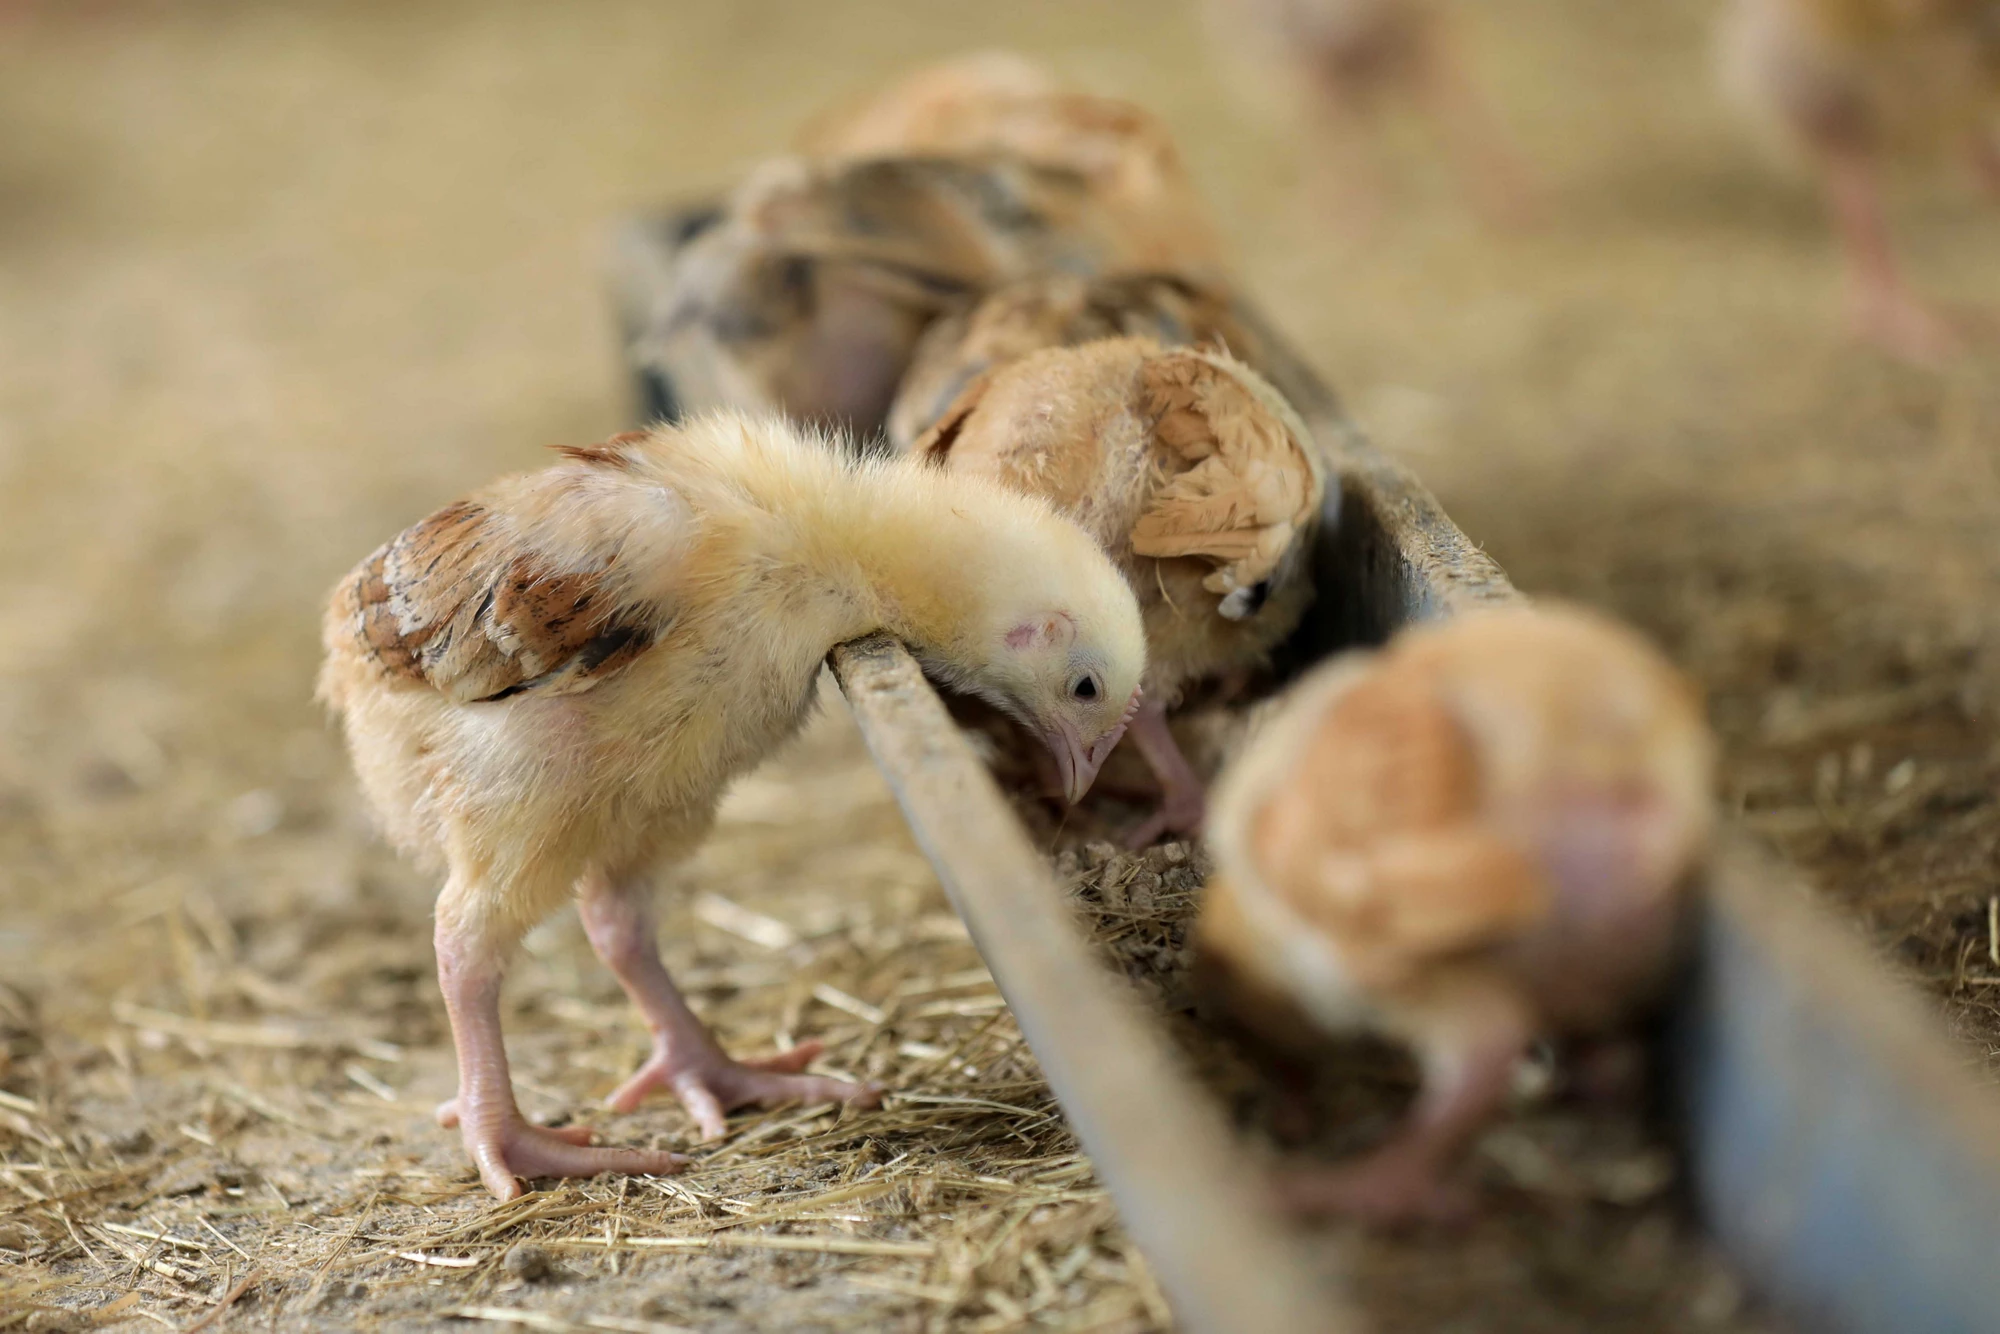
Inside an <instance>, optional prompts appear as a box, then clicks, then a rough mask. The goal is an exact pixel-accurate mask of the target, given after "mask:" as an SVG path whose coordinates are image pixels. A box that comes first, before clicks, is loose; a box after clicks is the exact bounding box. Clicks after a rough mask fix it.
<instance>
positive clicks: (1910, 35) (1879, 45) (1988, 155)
mask: <svg viewBox="0 0 2000 1334" xmlns="http://www.w3.org/2000/svg"><path fill="white" fill-rule="evenodd" d="M1722 55H1723V60H1724V76H1725V79H1726V80H1727V81H1728V83H1729V84H1730V85H1731V87H1732V88H1733V89H1734V91H1735V92H1736V93H1737V94H1738V95H1739V97H1741V98H1742V99H1743V100H1744V101H1745V102H1746V103H1747V104H1748V105H1749V106H1750V107H1751V108H1752V109H1753V110H1754V111H1755V112H1757V113H1759V114H1760V115H1761V117H1762V118H1763V119H1764V120H1765V121H1766V122H1767V123H1768V124H1770V125H1771V126H1773V127H1774V128H1776V129H1777V130H1778V132H1779V134H1780V135H1781V137H1782V138H1784V139H1785V140H1786V141H1787V142H1788V143H1789V144H1790V145H1791V146H1792V147H1794V148H1796V149H1798V150H1800V151H1801V152H1803V154H1804V155H1805V156H1806V157H1807V158H1808V159H1809V160H1810V161H1811V162H1812V164H1813V165H1814V167H1815V168H1816V169H1817V170H1818V171H1819V173H1820V175H1821V177H1822V179H1823V180H1824V183H1825V189H1826V195H1827V202H1828V204H1829V206H1830V208H1831V210H1832V213H1833V218H1834V225H1835V227H1836V228H1837V230H1838V232H1839V235H1840V241H1841V246H1842V248H1843V249H1844V250H1845V251H1846V254H1847V268H1848V275H1849V285H1850V288H1851V291H1852V297H1851V302H1852V308H1853V320H1854V322H1855V324H1856V326H1857V327H1858V329H1859V330H1860V331H1861V332H1862V333H1863V334H1864V335H1866V336H1867V337H1869V338H1872V339H1874V340H1875V341H1876V342H1878V343H1879V344H1881V345H1882V346H1883V347H1884V348H1886V349H1887V350H1888V351H1890V352H1892V353H1894V354H1895V355H1897V356H1900V357H1903V358H1906V359H1909V360H1912V361H1919V362H1928V361H1935V360H1937V359H1939V358H1940V357H1943V356H1945V355H1948V354H1949V353H1951V352H1953V351H1955V350H1957V348H1958V347H1959V345H1960V342H1961V336H1960V334H1959V332H1958V331H1957V330H1955V329H1954V328H1953V327H1952V325H1951V322H1950V321H1949V320H1948V319H1947V318H1946V317H1945V316H1944V315H1943V314H1941V313H1940V312H1938V311H1937V310H1936V309H1934V308H1933V307H1932V306H1931V305H1929V304H1928V303H1926V302H1925V301H1923V300H1922V299H1920V298H1919V297H1918V296H1917V295H1916V294H1915V293H1914V292H1912V291H1911V290H1910V289H1909V287H1908V286H1907V284H1906V283H1905V282H1904V280H1903V276H1902V273H1901V271H1900V269H1899V268H1898V265H1897V263H1896V257H1895V252H1894V250H1893V248H1892V246H1891V244H1890V240H1889V229H1888V223H1887V220H1886V219H1885V217H1884V214H1883V207H1882V187H1881V172H1882V167H1883V163H1884V161H1885V159H1887V158H1889V157H1891V156H1893V155H1895V154H1897V153H1899V152H1906V151H1908V150H1911V149H1916V148H1924V147H1935V146H1938V145H1940V144H1945V145H1951V146H1954V147H1957V146H1962V147H1963V148H1964V149H1965V150H1966V151H1967V152H1968V153H1969V155H1970V157H1971V160H1972V162H1973V165H1974V167H1975V168H1976V169H1977V170H1978V172H1979V174H1980V176H1981V177H1982V179H1983V180H1984V181H1985V183H1986V185H1987V187H1988V188H1989V189H1990V190H1992V191H1993V192H1994V193H1995V195H1996V196H2000V5H1996V4H1994V3H1993V0H1736V3H1735V4H1734V5H1733V6H1732V7H1731V9H1730V10H1729V11H1728V14H1727V19H1726V22H1725V25H1724V27H1723V30H1722Z"/></svg>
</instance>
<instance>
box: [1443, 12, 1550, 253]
mask: <svg viewBox="0 0 2000 1334" xmlns="http://www.w3.org/2000/svg"><path fill="white" fill-rule="evenodd" d="M1418 94H1419V96H1420V97H1421V98H1422V99H1423V101H1424V102H1425V103H1427V104H1428V106H1429V108H1430V111H1431V114H1432V116H1433V117H1434V118H1435V119H1436V121H1437V123H1438V125H1439V127H1440V128H1441V129H1442V131H1443V133H1444V135H1445V138H1446V140H1447V142H1448V143H1449V145H1450V149H1451V152H1452V154H1453V156H1454V157H1455V158H1456V159H1457V162H1458V168H1459V171H1460V174H1461V175H1463V176H1464V178H1465V180H1466V181H1467V183H1468V185H1469V186H1470V189H1471V191H1472V195H1473V200H1474V203H1475V204H1476V205H1477V206H1478V207H1479V209H1480V211H1481V212H1482V213H1484V214H1485V216H1486V220H1487V221H1488V222H1490V223H1492V224H1494V225H1496V226H1499V227H1503V228H1504V227H1515V226H1519V225H1521V224H1522V223H1525V222H1527V221H1529V220H1530V218H1531V217H1532V215H1533V212H1534V206H1535V193H1536V189H1535V184H1534V173H1533V172H1531V171H1530V170H1529V169H1528V167H1527V164H1526V163H1525V162H1524V161H1523V160H1522V158H1521V155H1520V153H1519V151H1518V150H1517V149H1516V148H1515V147H1514V145H1513V143H1512V141H1511V140H1510V139H1509V138H1508V137H1507V135H1506V133H1505V132H1504V131H1502V130H1501V129H1500V128H1499V122H1498V120H1497V118H1496V117H1495V116H1494V114H1493V112H1492V109H1491V108H1490V107H1489V106H1487V104H1486V101H1485V99H1484V97H1482V96H1481V94H1480V91H1479V88H1478V87H1477V85H1476V84H1475V83H1474V82H1473V78H1472V75H1471V74H1470V73H1469V72H1468V71H1467V70H1466V68H1465V65H1464V61H1463V59H1462V57H1461V56H1460V54H1459V51H1458V49H1457V47H1456V45H1455V43H1453V42H1452V41H1451V40H1450V38H1449V37H1448V36H1447V34H1445V33H1442V32H1434V33H1432V34H1431V41H1430V44H1429V47H1428V49H1427V50H1426V52H1425V59H1424V61H1423V64H1422V67H1421V69H1420V70H1419V75H1418Z"/></svg>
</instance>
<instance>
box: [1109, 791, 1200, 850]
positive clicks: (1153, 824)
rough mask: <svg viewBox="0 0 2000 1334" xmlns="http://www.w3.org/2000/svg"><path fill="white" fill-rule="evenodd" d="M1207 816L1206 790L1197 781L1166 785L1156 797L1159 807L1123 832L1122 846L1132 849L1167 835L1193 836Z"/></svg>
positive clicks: (1149, 844)
mask: <svg viewBox="0 0 2000 1334" xmlns="http://www.w3.org/2000/svg"><path fill="white" fill-rule="evenodd" d="M1207 820H1208V794H1207V792H1206V791H1205V790H1204V789H1203V788H1202V787H1201V785H1200V784H1199V782H1197V783H1195V784H1193V785H1192V786H1187V787H1172V786H1169V787H1168V788H1167V791H1166V794H1165V795H1164V796H1163V797H1161V799H1160V808H1159V809H1158V810H1156V811H1154V812H1153V813H1152V814H1151V815H1149V816H1147V817H1146V821H1145V823H1143V824H1141V825H1140V826H1139V827H1138V828H1137V829H1134V830H1133V831H1132V832H1131V833H1129V834H1127V835H1126V836H1125V846H1126V847H1128V848H1131V849H1133V850H1135V851H1136V850H1137V849H1140V848H1148V847H1151V846H1152V845H1153V844H1155V843H1157V842H1159V841H1160V840H1161V839H1163V838H1167V837H1169V836H1172V837H1175V838H1193V837H1194V836H1196V835H1197V834H1199V833H1201V827H1202V825H1203V824H1205V823H1207Z"/></svg>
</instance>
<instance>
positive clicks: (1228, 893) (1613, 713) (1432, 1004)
mask: <svg viewBox="0 0 2000 1334" xmlns="http://www.w3.org/2000/svg"><path fill="white" fill-rule="evenodd" d="M1713 764H1714V756H1713V745H1712V743H1711V742H1710V739H1709V736H1708V733H1707V730H1706V728H1705V727H1704V725H1703V721H1702V717H1701V711H1700V708H1699V705H1698V703H1697V701H1696V698H1695V695H1694V692H1693V690H1692V689H1691V688H1690V687H1689V685H1688V683H1687V682H1686V681H1685V680H1684V679H1683V678H1682V677H1681V676H1680V675H1679V674H1678V673H1677V672H1675V671H1674V669H1673V668H1672V667H1671V666H1669V665H1668V664H1667V662H1666V661H1665V660H1664V659H1662V658H1661V657H1660V655H1659V654H1658V653H1656V652H1655V651H1654V650H1653V649H1652V648H1651V647H1649V646H1648V645H1647V644H1645V643H1644V642H1642V641H1641V640H1640V639H1639V638H1638V637H1637V636H1635V635H1633V634H1632V633H1631V632H1629V631H1627V630H1625V629H1623V628H1621V627H1619V626H1617V625H1614V624H1612V623H1610V622H1607V621H1605V620H1603V619H1601V618H1599V617H1597V616H1595V615H1592V614H1589V613H1585V612H1582V611H1577V610H1568V609H1561V608H1541V609H1532V610H1531V609H1513V610H1505V611H1487V612H1476V613H1470V614H1466V615H1464V616H1461V617H1458V618H1455V619H1453V620H1451V621H1448V622H1445V623H1442V624H1434V625H1429V626H1423V627H1419V628H1416V629H1412V630H1408V631H1405V632H1404V633H1403V634H1401V635H1399V636H1398V637H1397V638H1396V639H1395V640H1394V641H1392V642H1391V643H1390V645H1389V646H1388V647H1387V648H1386V649H1384V650H1382V651H1381V652H1378V653H1369V654H1361V655H1352V656H1348V657H1345V658H1342V659H1339V660H1337V661H1335V662H1333V663H1331V664H1329V665H1327V666H1324V667H1322V668H1320V669H1318V670H1317V671H1315V672H1313V673H1312V674H1311V675H1309V676H1307V677H1306V678H1305V679H1304V680H1302V681H1301V682H1300V683H1299V684H1298V685H1297V686H1296V687H1294V688H1293V690H1292V691H1291V693H1290V694H1289V696H1288V697H1287V698H1286V699H1285V701H1284V702H1283V704H1282V705H1281V706H1280V707H1279V708H1278V709H1277V710H1276V711H1275V712H1274V713H1273V714H1272V715H1271V716H1270V717H1269V718H1268V719H1266V720H1265V721H1264V722H1263V724H1262V725H1261V726H1260V727H1259V728H1258V730H1257V731H1256V732H1255V733H1254V734H1253V736H1252V738H1251V740H1250V742H1249V743H1248V745H1247V747H1246V749H1245V750H1244V751H1243V753H1242V754H1241V755H1240V757H1239V758H1238V759H1237V760H1236V761H1235V762H1233V763H1232V764H1231V765H1230V767H1229V768H1228V770H1227V771H1226V772H1225V774H1224V776H1223V778H1222V779H1221V780H1220V782H1219V783H1218V784H1217V789H1216V800H1215V811H1214V819H1213V821H1212V826H1211V830H1210V845H1211V848H1212V851H1213V854H1214V858H1215V868H1216V869H1215V875H1214V877H1213V879H1212V881H1211V883H1210V885H1209V887H1208V891H1207V897H1206V899H1205V902H1204V906H1203V911H1202V916H1201V919H1200V922H1199V926H1198V932H1197V935H1198V944H1199V948H1200V949H1201V951H1202V953H1203V956H1204V960H1205V965H1206V968H1207V971H1208V972H1209V973H1210V974H1211V977H1212V979H1213V980H1214V981H1215V982H1216V984H1217V985H1218V989H1219V991H1220V992H1221V993H1222V995H1223V998H1224V999H1225V1001H1226V1002H1227V1003H1229V1004H1231V1005H1232V1006H1233V1008H1235V1009H1236V1010H1237V1011H1238V1012H1239V1013H1240V1014H1241V1015H1242V1017H1243V1018H1244V1019H1246V1020H1247V1021H1248V1022H1249V1023H1250V1024H1251V1025H1252V1026H1253V1028H1257V1029H1259V1030H1261V1031H1262V1032H1263V1033H1264V1034H1265V1035H1266V1036H1268V1037H1271V1038H1273V1039H1274V1040H1276V1041H1277V1042H1278V1044H1279V1045H1281V1046H1283V1047H1287V1048H1291V1049H1293V1050H1298V1049H1301V1048H1303V1047H1305V1046H1306V1045H1308V1041H1309V1039H1310V1036H1311V1035H1312V1034H1313V1033H1318V1032H1323V1033H1328V1034H1339V1033H1343V1032H1353V1031H1356V1030H1376V1031H1380V1032H1382V1033H1385V1034H1386V1035H1388V1036H1391V1037H1394V1038H1397V1039H1399V1040H1402V1041H1405V1042H1408V1043H1409V1044H1410V1045H1411V1046H1412V1047H1413V1048H1414V1049H1415V1052H1416V1055H1417V1057H1418V1061H1419V1064H1420V1067H1421V1070H1422V1087H1421V1089H1420V1091H1419V1094H1418V1098H1417V1102H1416V1105H1415V1107H1414V1108H1413V1109H1412V1111H1411V1112H1410V1113H1409V1116H1408V1119H1407V1121H1406V1122H1405V1124H1404V1126H1403V1127H1402V1128H1401V1129H1400V1130H1398V1131H1397V1132H1395V1133H1394V1134H1393V1135H1392V1136H1391V1138H1390V1139H1389V1140H1388V1141H1387V1142H1386V1143H1385V1144H1383V1145H1382V1146H1380V1147H1379V1148H1377V1149H1376V1150H1375V1151H1374V1152H1373V1153H1371V1154H1369V1155H1367V1156H1366V1157H1364V1158H1362V1159H1361V1160H1360V1161H1358V1162H1355V1163H1352V1164H1343V1165H1338V1166H1334V1167H1330V1168H1327V1169H1324V1170H1322V1171H1320V1172H1318V1173H1302V1172H1300V1171H1299V1170H1297V1169H1296V1168H1293V1169H1291V1170H1289V1171H1288V1172H1287V1173H1286V1177H1285V1182H1284V1184H1283V1186H1282V1187H1281V1189H1282V1191H1283V1193H1284V1195H1285V1197H1286V1198H1287V1200H1288V1201H1289V1203H1290V1204H1291V1205H1293V1206H1294V1207H1296V1208H1298V1209H1300V1210H1302V1211H1306V1212H1339V1213H1348V1214H1354V1215H1358V1216H1362V1217H1365V1218H1370V1219H1374V1220H1376V1221H1382V1222H1394V1221H1401V1220H1407V1219H1412V1218H1423V1217H1450V1216H1452V1215H1455V1214H1458V1213H1460V1212H1462V1211H1463V1210H1464V1209H1465V1208H1467V1207H1468V1205H1469V1197H1468V1196H1467V1195H1466V1193H1465V1191H1464V1190H1463V1189H1462V1188H1461V1187H1460V1186H1458V1185H1456V1184H1454V1183H1453V1182H1452V1180H1451V1179H1450V1173H1451V1169H1452V1167H1453V1165H1454V1163H1455V1161H1456V1159H1457V1158H1458V1156H1459V1155H1460V1153H1461V1151H1462V1150H1463V1149H1464V1148H1465V1146H1466V1145H1467V1144H1468V1143H1469V1142H1470V1140H1471V1139H1472V1138H1473V1136H1474V1135H1475V1134H1476V1133H1477V1132H1478V1131H1479V1129H1480V1128H1481V1127H1482V1126H1483V1125H1484V1124H1486V1122H1487V1121H1489V1120H1490V1119H1491V1118H1492V1117H1493V1116H1494V1114H1495V1113H1496V1112H1497V1111H1498V1110H1499V1108H1500V1107H1501V1106H1502V1104H1503V1103H1504V1101H1505V1099H1506V1096H1507V1092H1508V1087H1509V1079H1510V1074H1511V1071H1512V1069H1513V1066H1514V1064H1515V1061H1516V1059H1517V1058H1518V1057H1519V1056H1520V1055H1521V1054H1522V1052H1523V1050H1524V1049H1525V1048H1526V1047H1527V1045H1528V1044H1529V1042H1530V1040H1531V1039H1532V1038H1534V1037H1535V1036H1536V1035H1537V1034H1538V1033H1542V1032H1548V1031H1553V1032H1559V1033H1565V1034H1596V1033H1601V1032H1604V1031H1605V1030H1607V1029H1609V1028H1611V1027H1613V1026H1615V1025H1617V1024H1619V1023H1620V1022H1622V1021H1626V1020H1629V1019H1630V1018H1632V1017H1633V1015H1634V1012H1635V1010H1637V1009H1638V1008H1640V1007H1641V1006H1642V1005H1643V1004H1644V1003H1645V1002H1646V1001H1648V1000H1649V999H1651V998H1652V997H1653V995H1654V994H1655V993H1656V992H1657V990H1658V989H1659V988H1660V986H1661V984H1662V983H1663V982H1664V980H1665V978H1666V976H1667V974H1668V972H1669V969H1670V965H1671V963H1672V960H1673V957H1674V945H1675V943H1676V939H1677V936H1678V927H1679V924H1680V918H1681V910H1682V907H1683V902H1684V898H1685V895H1686V893H1687V890H1688V886H1689V883H1690V880H1691V874H1690V873H1691V872H1692V871H1693V870H1694V869H1695V867H1696V864H1697V863H1698V861H1699V860H1700V859H1701V857H1702V856H1703V854H1704V849H1705V846H1706V843H1707V840H1708V836H1709V830H1710V824H1711V820H1712V815H1711V810H1710V796H1709V790H1710V782H1711V770H1712V768H1713Z"/></svg>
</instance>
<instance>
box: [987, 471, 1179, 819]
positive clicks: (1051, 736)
mask: <svg viewBox="0 0 2000 1334" xmlns="http://www.w3.org/2000/svg"><path fill="white" fill-rule="evenodd" d="M1029 503H1030V504H1031V505H1032V508H1033V509H1034V511H1035V512H1036V513H1035V520H1034V522H1032V523H1031V524H1028V525H1024V526H1022V527H1020V528H1017V529H1015V530H1014V531H1012V532H1010V533H1009V534H1008V535H1007V538H1008V539H1009V540H1004V541H1002V542H1001V543H999V544H998V549H997V550H995V551H994V553H993V554H994V557H995V559H993V560H992V561H991V562H989V563H987V564H986V566H985V573H984V575H983V582H984V583H985V584H986V588H985V589H984V596H983V597H982V598H981V599H980V601H981V603H982V604H983V612H982V614H980V615H979V616H977V617H976V618H975V619H976V624H975V625H974V626H973V627H971V629H972V636H973V638H972V642H971V644H970V646H969V649H968V653H967V656H968V658H969V659H970V660H969V661H968V662H966V663H965V664H963V675H962V679H961V681H960V682H959V684H961V685H963V687H964V688H965V689H967V690H969V691H970V692H971V693H973V694H975V695H978V696H980V697H981V698H983V699H985V700H986V701H987V702H988V703H990V704H992V705H994V706H995V707H996V708H998V709H1000V710H1001V711H1002V712H1004V713H1007V714H1009V715H1010V716H1012V717H1013V718H1014V719H1015V720H1016V721H1017V722H1019V723H1020V724H1021V725H1022V726H1024V727H1026V728H1027V729H1028V730H1029V731H1030V732H1032V733H1033V734H1034V735H1036V736H1037V737H1040V738H1041V740H1042V743H1043V744H1044V745H1046V746H1047V747H1048V748H1049V753H1050V754H1051V755H1053V756H1054V757H1055V763H1056V768H1057V771H1058V772H1059V773H1060V775H1061V777H1062V784H1063V794H1064V796H1065V797H1066V798H1067V799H1068V800H1069V801H1071V802H1076V801H1080V800H1081V799H1082V798H1083V795H1084V794H1085V793H1086V792H1088V791H1089V790H1090V785H1091V783H1092V782H1094V781H1095V780H1096V778H1097V771H1098V770H1099V769H1100V768H1102V767H1103V765H1104V761H1105V759H1106V758H1107V757H1108V756H1109V755H1110V754H1111V751H1112V748H1113V747H1115V746H1116V745H1117V744H1118V741H1119V738H1121V737H1123V736H1124V735H1125V727H1126V724H1127V723H1129V722H1130V721H1131V719H1132V715H1133V713H1134V712H1136V711H1137V709H1138V707H1139V680H1140V677H1141V676H1143V675H1144V674H1145V670H1146V632H1145V627H1144V624H1143V623H1142V622H1141V620H1140V616H1139V604H1138V601H1137V600H1136V599H1135V598H1134V597H1133V595H1132V590H1131V587H1130V586H1129V585H1127V584H1126V582H1125V579H1124V576H1122V575H1120V574H1119V573H1118V570H1117V567H1116V566H1114V565H1113V564H1112V563H1111V558H1110V557H1109V556H1107V555H1105V554H1104V550H1103V548H1101V547H1099V546H1098V545H1097V543H1096V542H1095V541H1094V540H1092V539H1091V537H1090V536H1089V535H1088V534H1087V533H1085V532H1084V531H1083V530H1082V529H1081V528H1078V527H1077V526H1076V525H1075V524H1073V523H1071V522H1070V521H1069V520H1067V519H1063V518H1060V517H1059V516H1057V515H1056V514H1054V513H1053V512H1051V511H1049V510H1048V509H1046V508H1045V507H1043V506H1041V505H1039V504H1035V503H1032V502H1029Z"/></svg>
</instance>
